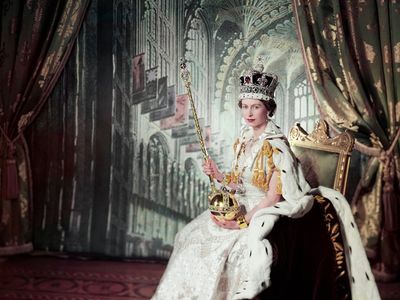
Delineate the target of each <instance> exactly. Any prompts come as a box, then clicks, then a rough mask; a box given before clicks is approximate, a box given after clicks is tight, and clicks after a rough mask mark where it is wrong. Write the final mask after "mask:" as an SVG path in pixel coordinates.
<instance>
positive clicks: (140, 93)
mask: <svg viewBox="0 0 400 300" xmlns="http://www.w3.org/2000/svg"><path fill="white" fill-rule="evenodd" d="M132 78H133V82H132V103H133V104H138V103H140V102H141V101H144V100H145V95H146V94H145V93H146V90H145V88H146V86H145V80H146V77H145V71H144V53H140V54H138V55H135V56H134V57H133V59H132Z"/></svg>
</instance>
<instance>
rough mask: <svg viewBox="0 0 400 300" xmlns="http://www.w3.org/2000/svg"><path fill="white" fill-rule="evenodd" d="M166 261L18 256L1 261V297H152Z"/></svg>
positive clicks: (93, 299) (78, 299) (54, 299)
mask: <svg viewBox="0 0 400 300" xmlns="http://www.w3.org/2000/svg"><path fill="white" fill-rule="evenodd" d="M164 268H165V265H163V264H153V263H137V262H134V263H133V262H119V261H101V260H89V261H83V260H75V259H59V258H52V257H18V258H13V259H10V260H7V261H5V262H3V263H0V299H1V300H6V299H7V300H8V299H10V300H11V299H38V300H39V299H40V300H119V299H121V300H122V299H130V300H133V299H149V298H150V297H151V296H152V295H153V293H154V290H155V288H156V286H157V284H158V282H159V280H160V278H161V275H162V273H163V270H164Z"/></svg>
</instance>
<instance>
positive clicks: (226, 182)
mask: <svg viewBox="0 0 400 300" xmlns="http://www.w3.org/2000/svg"><path fill="white" fill-rule="evenodd" d="M231 181H232V178H231V174H230V173H222V180H221V181H220V183H221V184H223V185H229V184H230V183H231Z"/></svg>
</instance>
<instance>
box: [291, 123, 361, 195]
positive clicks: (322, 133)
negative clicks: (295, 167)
mask: <svg viewBox="0 0 400 300" xmlns="http://www.w3.org/2000/svg"><path fill="white" fill-rule="evenodd" d="M289 143H290V146H291V148H292V151H293V152H294V154H295V155H296V157H297V158H298V159H299V160H300V162H301V165H302V169H303V172H304V175H305V177H306V179H307V181H308V182H309V184H310V185H311V187H317V186H319V185H323V186H326V187H330V188H333V189H335V190H337V191H339V192H341V193H342V194H345V192H346V181H347V175H348V172H349V166H350V157H351V152H352V150H353V147H354V137H353V136H352V135H351V134H350V133H348V132H343V133H341V134H339V135H337V136H335V137H333V138H330V137H329V127H328V124H327V123H326V122H325V121H324V120H319V121H317V123H316V124H315V126H314V130H313V132H311V133H310V134H308V133H307V132H306V131H305V130H304V129H303V128H302V127H301V126H300V124H299V123H296V124H295V125H294V126H293V127H292V128H291V129H290V132H289Z"/></svg>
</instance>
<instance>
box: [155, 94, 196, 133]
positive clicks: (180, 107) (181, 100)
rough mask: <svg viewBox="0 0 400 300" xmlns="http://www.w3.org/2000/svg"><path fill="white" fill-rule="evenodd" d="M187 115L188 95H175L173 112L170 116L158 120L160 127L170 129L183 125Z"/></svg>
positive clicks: (186, 120)
mask: <svg viewBox="0 0 400 300" xmlns="http://www.w3.org/2000/svg"><path fill="white" fill-rule="evenodd" d="M188 116H189V97H188V95H186V94H184V95H178V96H176V97H175V114H174V115H173V116H172V117H169V118H166V119H162V120H161V121H160V127H161V129H171V128H174V127H177V126H183V125H185V124H186V123H187V122H188Z"/></svg>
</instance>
